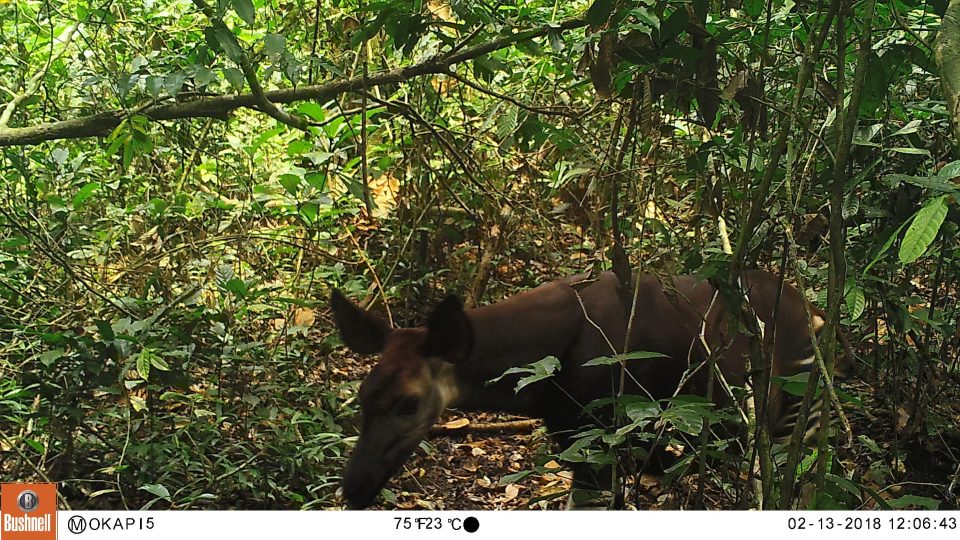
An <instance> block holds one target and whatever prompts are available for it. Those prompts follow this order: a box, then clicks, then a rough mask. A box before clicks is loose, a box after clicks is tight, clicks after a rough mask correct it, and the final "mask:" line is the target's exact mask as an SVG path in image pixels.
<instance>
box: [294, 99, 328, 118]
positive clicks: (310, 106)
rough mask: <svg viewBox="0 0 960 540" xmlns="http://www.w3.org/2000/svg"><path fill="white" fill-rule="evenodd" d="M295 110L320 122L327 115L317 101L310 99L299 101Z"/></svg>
mask: <svg viewBox="0 0 960 540" xmlns="http://www.w3.org/2000/svg"><path fill="white" fill-rule="evenodd" d="M297 112H299V113H300V114H305V115H307V116H309V117H310V118H312V119H314V120H316V121H317V122H322V121H323V120H324V119H325V118H326V117H327V113H326V111H324V110H323V107H321V106H320V104H319V103H314V102H312V101H305V102H303V103H301V104H300V105H299V106H298V107H297Z"/></svg>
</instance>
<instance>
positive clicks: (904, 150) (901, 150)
mask: <svg viewBox="0 0 960 540" xmlns="http://www.w3.org/2000/svg"><path fill="white" fill-rule="evenodd" d="M890 151H891V152H896V153H898V154H909V155H912V156H927V157H930V151H929V150H927V149H926V148H912V147H902V146H897V147H894V148H890Z"/></svg>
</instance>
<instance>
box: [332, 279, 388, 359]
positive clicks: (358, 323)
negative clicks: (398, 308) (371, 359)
mask: <svg viewBox="0 0 960 540" xmlns="http://www.w3.org/2000/svg"><path fill="white" fill-rule="evenodd" d="M330 307H332V308H333V320H334V321H335V322H336V323H337V329H338V330H340V337H341V339H343V342H344V343H346V345H347V347H350V349H351V350H353V351H354V352H358V353H360V354H374V353H378V352H380V351H382V350H383V345H384V342H385V341H386V339H387V335H388V334H389V333H390V331H391V330H390V325H388V324H387V323H386V321H384V320H383V319H381V318H380V317H377V316H376V315H373V314H370V313H367V312H366V311H364V310H362V309H360V307H358V306H356V305H354V303H353V302H351V301H350V300H347V297H345V296H344V295H343V293H341V292H340V291H338V290H337V289H334V290H333V293H331V294H330Z"/></svg>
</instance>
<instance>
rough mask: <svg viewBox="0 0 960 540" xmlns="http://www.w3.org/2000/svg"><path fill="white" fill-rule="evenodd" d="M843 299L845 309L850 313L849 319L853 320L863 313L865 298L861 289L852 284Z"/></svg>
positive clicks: (865, 303)
mask: <svg viewBox="0 0 960 540" xmlns="http://www.w3.org/2000/svg"><path fill="white" fill-rule="evenodd" d="M844 301H845V302H846V304H847V310H848V311H849V313H850V320H852V321H855V320H857V319H859V318H860V316H861V315H863V310H864V308H866V306H867V301H866V298H864V295H863V289H861V288H860V287H858V286H856V285H854V286H852V287H850V290H849V291H847V294H846V296H845V297H844Z"/></svg>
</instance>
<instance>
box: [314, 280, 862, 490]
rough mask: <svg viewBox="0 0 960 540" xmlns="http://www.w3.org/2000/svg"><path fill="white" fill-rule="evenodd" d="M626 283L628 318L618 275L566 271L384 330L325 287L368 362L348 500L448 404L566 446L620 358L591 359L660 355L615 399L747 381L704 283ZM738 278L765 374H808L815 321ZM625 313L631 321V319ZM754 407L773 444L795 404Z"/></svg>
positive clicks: (798, 300) (740, 340) (790, 291)
mask: <svg viewBox="0 0 960 540" xmlns="http://www.w3.org/2000/svg"><path fill="white" fill-rule="evenodd" d="M634 279H636V280H637V281H636V287H637V288H636V289H635V292H636V295H635V298H636V306H635V309H632V310H625V308H624V305H623V301H622V298H624V295H622V294H621V285H620V281H619V280H618V279H617V278H616V276H614V275H613V274H612V273H611V272H604V273H602V274H600V276H598V277H596V278H595V279H592V278H589V277H588V276H587V275H579V276H573V277H570V278H566V279H561V280H557V281H553V282H550V283H546V284H543V285H541V286H539V287H537V288H535V289H532V290H530V291H526V292H523V293H520V294H516V295H514V296H511V297H509V298H507V299H505V300H502V301H500V302H497V303H495V304H491V305H488V306H484V307H480V308H476V309H470V310H464V309H463V306H462V305H461V303H460V301H459V300H457V299H456V298H455V297H449V298H447V299H446V300H444V301H443V302H441V303H440V304H439V305H437V307H436V308H435V309H434V310H433V312H432V313H431V314H430V316H429V318H428V320H427V323H426V325H424V326H422V327H418V328H401V329H393V328H390V326H389V325H388V324H386V323H385V322H384V321H383V320H382V319H381V318H379V317H377V316H375V315H372V314H369V313H367V312H366V311H364V310H363V309H360V308H359V307H357V306H356V305H354V304H352V303H351V302H350V301H348V300H347V299H346V298H345V297H344V296H343V295H342V294H340V293H339V292H338V291H334V292H333V295H332V297H331V307H332V308H333V315H334V320H335V321H336V324H337V327H338V329H339V331H340V335H341V337H342V338H343V341H344V343H345V344H346V345H347V346H348V347H350V348H351V349H353V350H354V351H356V352H358V353H361V354H379V355H380V359H379V361H378V362H377V364H376V365H375V366H374V367H373V369H372V370H371V371H370V374H369V375H368V376H367V377H366V379H364V381H363V384H362V385H361V386H360V395H359V402H360V409H361V415H362V416H361V417H362V421H361V430H360V438H359V440H358V441H357V445H356V447H355V448H354V451H353V454H352V455H351V457H350V460H349V463H348V464H347V468H346V471H345V472H344V475H343V492H344V495H345V497H346V499H347V503H348V506H349V507H350V508H364V507H366V506H369V505H370V504H372V503H373V502H374V501H375V500H376V498H377V495H378V494H379V493H380V490H381V489H382V488H383V486H384V485H385V484H386V482H387V481H388V480H389V479H390V477H391V476H393V475H394V474H395V473H396V472H397V471H398V470H399V469H400V467H401V466H402V465H403V463H404V461H405V460H406V459H407V458H408V457H409V456H410V454H411V453H412V452H413V451H414V450H415V449H416V448H417V446H418V445H419V443H420V441H422V440H423V439H424V438H425V437H426V436H427V434H428V433H429V431H430V428H431V426H432V425H433V423H434V422H436V420H437V419H438V418H439V416H440V414H441V413H442V412H443V410H444V409H445V408H447V407H450V406H455V407H457V408H458V409H460V410H473V411H486V412H506V413H511V414H521V415H525V416H529V417H533V418H541V419H543V420H544V423H545V424H546V426H547V429H548V430H549V431H550V432H551V434H552V435H553V437H554V438H555V440H556V441H557V443H559V444H560V445H561V446H567V445H569V444H571V443H572V442H573V441H574V440H575V439H572V438H571V434H575V433H576V432H577V431H578V430H581V429H582V428H583V427H584V426H585V425H587V423H588V422H590V421H591V420H590V419H588V418H586V417H585V416H584V415H583V405H584V404H588V403H591V402H592V401H594V400H598V399H601V398H605V397H609V395H610V392H611V381H615V380H617V377H619V376H621V375H622V374H621V372H620V366H619V364H618V365H610V364H603V365H594V364H595V363H590V364H588V365H584V364H587V363H588V361H589V360H593V359H595V358H598V357H600V356H609V355H611V354H617V353H621V352H632V351H650V352H656V353H660V354H661V355H662V356H661V357H657V358H650V359H644V360H642V361H635V362H629V363H627V366H626V367H627V371H628V372H629V377H627V378H626V379H624V380H625V386H624V391H625V392H626V393H629V394H634V395H638V396H649V397H651V398H652V399H654V400H664V399H667V398H670V397H672V396H675V395H677V394H678V393H687V394H699V395H706V394H707V392H706V387H707V383H708V382H709V377H711V376H713V377H715V380H718V381H719V380H722V381H723V383H724V384H729V385H733V386H738V387H746V386H751V385H750V384H748V383H750V382H751V381H750V378H751V377H752V374H750V373H747V372H746V366H747V362H746V360H747V358H748V357H749V355H750V340H749V338H748V337H747V336H746V335H745V334H744V333H743V332H740V331H736V325H735V324H733V321H732V320H731V315H730V311H729V309H728V308H727V306H726V304H725V302H724V301H723V299H722V298H720V295H719V294H718V291H717V290H716V289H715V288H714V287H713V286H712V285H711V284H710V283H708V282H706V281H704V280H702V279H699V278H697V277H695V276H676V277H674V278H672V280H671V281H672V283H670V284H669V285H664V284H662V283H661V281H660V280H659V279H658V278H657V277H656V276H652V275H638V276H636V277H635V278H634ZM741 282H742V289H743V292H744V294H745V295H746V299H747V300H748V302H749V307H750V311H751V313H752V314H753V316H755V317H756V318H757V320H758V321H759V322H761V323H762V324H761V325H759V326H760V327H761V328H762V333H763V335H764V336H766V338H764V339H767V338H769V339H770V340H772V343H771V342H770V341H766V343H767V345H769V347H768V350H769V351H770V354H771V356H772V357H771V358H770V362H771V363H770V375H771V377H774V378H783V377H791V376H793V375H796V374H798V373H802V372H809V371H810V370H811V369H812V367H813V365H814V348H813V343H814V342H815V341H816V340H817V339H818V338H819V336H818V334H819V332H820V328H822V326H823V321H824V317H825V313H824V312H823V311H821V310H819V309H817V308H816V307H814V306H812V305H809V303H808V301H807V299H806V298H805V297H804V296H803V295H802V294H801V293H800V292H799V291H797V290H796V289H795V288H793V287H791V286H790V285H788V284H785V283H783V282H782V280H780V278H779V277H778V276H775V275H773V274H770V273H767V272H763V271H759V270H754V271H749V272H745V273H744V274H743V275H742V276H741ZM631 292H632V291H631ZM629 313H634V315H633V316H634V319H633V320H632V321H629V323H630V324H628V317H629ZM811 327H812V328H813V330H814V332H813V335H811V333H810V330H809V329H810V328H811ZM628 328H629V329H630V330H629V331H630V334H629V336H628V335H627V331H628ZM841 335H842V334H841ZM623 343H626V346H625V347H623V349H624V350H622V351H621V350H617V351H611V347H612V344H623ZM710 351H716V352H718V358H717V362H716V366H717V371H718V372H719V373H716V372H715V373H714V374H708V373H707V372H708V371H709V370H707V369H703V366H704V365H705V363H706V361H707V359H708V358H709V357H710V355H711V352H710ZM547 356H553V357H556V358H557V359H558V360H559V361H560V369H559V371H557V372H556V373H555V374H554V375H553V377H552V378H551V379H550V380H543V381H539V382H536V383H533V384H530V385H527V386H525V387H524V388H523V389H522V390H521V391H519V392H516V391H515V390H514V388H515V386H516V382H517V377H519V375H514V376H508V377H501V376H502V375H503V374H504V372H505V371H507V370H508V369H510V368H514V367H520V366H525V365H529V364H531V363H534V362H537V361H540V360H542V359H543V358H545V357H547ZM847 360H849V357H848V358H847ZM511 377H512V378H511ZM494 379H497V381H496V382H493V381H494ZM714 399H715V401H716V402H717V403H718V404H722V403H724V400H726V399H727V398H726V397H725V396H724V395H723V393H722V392H715V393H714ZM818 399H819V398H818ZM727 404H729V403H727ZM763 405H764V404H758V405H757V410H758V411H761V410H762V411H763V414H762V415H761V414H760V413H759V412H758V415H757V417H758V418H761V419H762V420H763V421H765V422H766V425H767V427H768V429H769V432H770V434H771V436H772V438H774V439H775V440H784V439H785V438H787V437H788V436H789V434H790V433H792V432H793V431H794V426H797V425H798V424H800V423H801V420H802V419H801V418H799V416H800V415H799V412H800V399H799V397H798V396H794V395H789V394H787V393H786V392H783V391H781V390H780V388H778V387H771V388H770V391H769V393H768V395H767V400H766V404H765V405H766V406H765V407H763ZM812 410H813V413H811V414H809V415H808V416H807V418H806V423H805V424H803V425H802V426H801V427H804V428H806V427H808V426H812V427H810V429H808V430H806V432H805V434H806V435H807V436H808V438H809V437H810V436H812V435H813V434H815V432H816V427H817V426H818V425H819V421H818V418H817V415H818V414H819V403H814V405H813V408H812ZM811 418H812V419H813V422H810V419H811ZM572 468H573V471H572V472H573V475H574V487H576V488H585V489H588V490H595V489H600V490H605V489H609V487H608V486H606V485H604V482H605V481H609V478H610V476H611V475H610V474H607V473H604V472H603V471H599V472H598V471H593V470H591V469H590V468H589V466H587V465H585V464H576V463H575V464H573V465H572Z"/></svg>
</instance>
